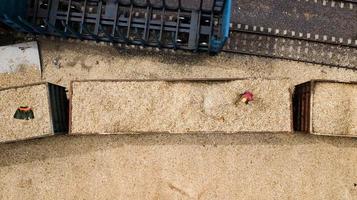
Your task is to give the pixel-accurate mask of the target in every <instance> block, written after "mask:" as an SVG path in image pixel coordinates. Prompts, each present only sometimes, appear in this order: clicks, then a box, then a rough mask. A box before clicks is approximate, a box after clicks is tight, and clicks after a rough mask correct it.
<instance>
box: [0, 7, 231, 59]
mask: <svg viewBox="0 0 357 200" xmlns="http://www.w3.org/2000/svg"><path fill="white" fill-rule="evenodd" d="M137 1H141V3H138V2H137ZM170 1H173V2H176V3H177V4H176V5H174V6H173V5H172V4H170V3H172V2H170ZM181 1H182V0H161V3H160V4H155V3H154V2H157V0H156V1H150V0H75V1H74V0H10V1H9V0H0V5H1V6H0V21H2V22H3V23H4V24H6V25H8V26H9V27H12V28H13V29H14V30H16V31H19V32H25V33H32V34H35V35H51V36H58V37H62V38H76V39H80V40H95V41H104V42H111V43H124V44H129V45H140V46H148V47H158V48H170V49H183V50H189V51H194V52H197V51H208V52H209V53H213V54H215V53H219V52H220V51H221V50H222V48H223V46H224V44H225V42H226V40H227V39H228V37H229V28H230V27H229V26H230V16H231V0H200V1H197V2H198V3H199V6H198V7H195V8H194V7H192V5H182V2H181ZM197 2H196V3H197ZM193 3H194V2H192V3H191V4H193ZM203 5H204V6H203ZM207 5H208V6H207ZM190 6H191V8H188V7H190Z"/></svg>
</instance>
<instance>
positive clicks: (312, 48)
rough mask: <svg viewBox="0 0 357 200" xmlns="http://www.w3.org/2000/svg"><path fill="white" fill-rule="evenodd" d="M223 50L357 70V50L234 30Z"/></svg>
mask: <svg viewBox="0 0 357 200" xmlns="http://www.w3.org/2000/svg"><path fill="white" fill-rule="evenodd" d="M223 51H224V52H229V53H239V54H247V55H255V56H263V57H270V58H279V59H287V60H294V61H301V62H308V63H314V64H322V65H328V66H333V67H339V68H346V69H352V70H357V48H353V47H346V46H341V45H331V44H328V43H323V42H312V41H308V40H301V39H296V38H289V37H280V36H272V35H269V34H263V33H252V32H249V31H248V32H247V31H242V30H232V32H231V36H230V38H229V40H228V41H227V43H226V46H225V47H224V49H223Z"/></svg>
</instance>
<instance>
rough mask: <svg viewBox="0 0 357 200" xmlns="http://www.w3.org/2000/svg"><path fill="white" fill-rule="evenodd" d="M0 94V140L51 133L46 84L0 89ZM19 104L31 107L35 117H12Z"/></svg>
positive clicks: (19, 138)
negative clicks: (25, 118)
mask: <svg viewBox="0 0 357 200" xmlns="http://www.w3.org/2000/svg"><path fill="white" fill-rule="evenodd" d="M0 96H1V98H0V105H1V107H0V142H8V141H15V140H23V139H28V138H34V137H39V136H45V135H49V134H51V133H52V129H51V125H50V124H51V122H50V113H49V104H48V98H47V86H46V84H40V85H35V86H28V87H21V88H15V89H6V90H1V91H0ZM20 106H29V107H31V108H32V110H33V112H34V115H35V118H34V119H30V120H19V119H14V117H13V116H14V113H15V111H16V110H17V108H19V107H20Z"/></svg>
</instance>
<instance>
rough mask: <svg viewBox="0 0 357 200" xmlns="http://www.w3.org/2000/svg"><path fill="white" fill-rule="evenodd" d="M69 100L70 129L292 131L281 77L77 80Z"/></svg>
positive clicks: (283, 82)
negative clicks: (248, 98) (244, 97)
mask: <svg viewBox="0 0 357 200" xmlns="http://www.w3.org/2000/svg"><path fill="white" fill-rule="evenodd" d="M277 88H279V89H278V90H276V89H277ZM246 90H249V91H251V92H253V94H255V96H254V98H255V99H254V101H252V102H250V103H249V104H248V105H246V104H244V103H243V102H240V94H241V93H243V92H245V91H246ZM72 106H73V107H72V115H73V116H72V133H127V132H129V133H133V132H169V133H188V132H226V133H234V132H262V131H265V132H288V131H291V127H290V125H291V119H290V93H289V86H288V83H287V81H281V80H279V81H277V80H259V79H258V80H235V81H228V82H214V81H213V82H165V81H149V82H147V81H145V82H98V81H94V82H75V83H74V84H73V99H72Z"/></svg>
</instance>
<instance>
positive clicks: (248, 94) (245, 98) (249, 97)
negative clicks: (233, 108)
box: [241, 91, 254, 104]
mask: <svg viewBox="0 0 357 200" xmlns="http://www.w3.org/2000/svg"><path fill="white" fill-rule="evenodd" d="M241 98H242V100H241V101H242V102H243V103H246V104H248V103H249V102H250V101H253V100H254V98H253V93H251V92H249V91H245V92H244V93H243V94H241Z"/></svg>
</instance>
